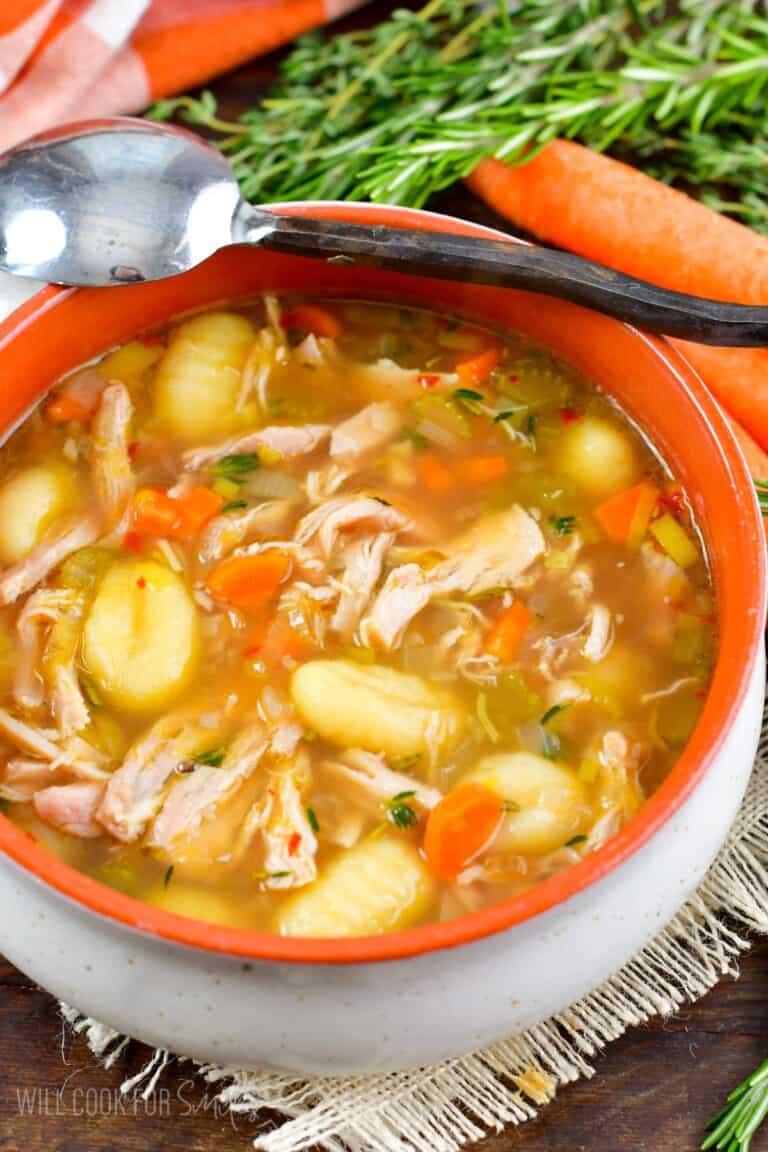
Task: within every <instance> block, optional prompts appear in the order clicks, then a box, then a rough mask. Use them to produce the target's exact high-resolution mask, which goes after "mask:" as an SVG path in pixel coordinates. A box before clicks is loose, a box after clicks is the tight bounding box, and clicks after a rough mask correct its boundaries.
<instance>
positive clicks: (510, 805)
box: [504, 800, 521, 812]
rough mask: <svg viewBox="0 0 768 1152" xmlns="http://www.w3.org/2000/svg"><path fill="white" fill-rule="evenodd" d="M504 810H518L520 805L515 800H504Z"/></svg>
mask: <svg viewBox="0 0 768 1152" xmlns="http://www.w3.org/2000/svg"><path fill="white" fill-rule="evenodd" d="M504 811H505V812H520V811H521V808H520V805H519V804H518V802H517V800H505V801H504Z"/></svg>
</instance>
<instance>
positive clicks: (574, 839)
mask: <svg viewBox="0 0 768 1152" xmlns="http://www.w3.org/2000/svg"><path fill="white" fill-rule="evenodd" d="M586 839H587V838H586V836H571V838H570V840H566V842H565V847H566V848H575V847H576V845H577V844H583V843H584V841H585V840H586Z"/></svg>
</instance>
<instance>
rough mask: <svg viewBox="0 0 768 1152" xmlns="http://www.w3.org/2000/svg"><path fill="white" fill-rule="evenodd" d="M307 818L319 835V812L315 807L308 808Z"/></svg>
mask: <svg viewBox="0 0 768 1152" xmlns="http://www.w3.org/2000/svg"><path fill="white" fill-rule="evenodd" d="M307 820H308V821H309V826H310V828H311V829H312V831H313V832H314V833H315V835H317V833H318V832H319V831H320V821H319V820H318V818H317V813H316V812H315V810H314V808H307Z"/></svg>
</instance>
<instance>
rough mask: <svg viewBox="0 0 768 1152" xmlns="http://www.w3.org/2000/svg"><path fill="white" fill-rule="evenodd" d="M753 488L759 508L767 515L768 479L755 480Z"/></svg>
mask: <svg viewBox="0 0 768 1152" xmlns="http://www.w3.org/2000/svg"><path fill="white" fill-rule="evenodd" d="M755 490H756V491H757V502H758V504H759V505H760V510H761V511H762V512H765V513H766V515H768V480H755Z"/></svg>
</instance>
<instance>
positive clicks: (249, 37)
mask: <svg viewBox="0 0 768 1152" xmlns="http://www.w3.org/2000/svg"><path fill="white" fill-rule="evenodd" d="M363 2H364V0H0V151H3V150H4V149H6V148H9V147H10V146H11V145H13V144H16V143H18V142H19V141H20V140H24V139H26V138H27V137H28V136H32V135H34V134H35V133H37V132H41V131H43V130H44V129H46V128H50V127H51V126H53V125H54V124H60V123H65V122H66V121H68V120H83V119H87V118H89V117H93V116H114V115H119V114H123V113H130V112H138V111H140V110H141V109H142V108H145V107H146V106H147V105H148V104H149V103H151V101H153V100H156V99H158V98H159V97H161V96H168V95H171V94H173V93H174V92H179V91H181V90H182V89H185V88H190V87H194V86H195V85H197V84H202V83H204V82H205V81H206V80H208V79H209V78H210V77H211V76H214V75H216V73H218V72H225V71H227V70H228V69H230V68H235V67H237V66H238V65H239V64H242V63H243V61H245V60H248V59H249V58H250V57H253V56H258V55H260V54H261V53H263V52H269V51H271V50H272V49H274V48H278V47H279V46H280V45H281V44H285V43H286V42H287V41H289V40H292V39H293V38H294V37H295V36H298V35H299V34H300V33H302V32H306V31H307V30H308V29H310V28H315V27H317V26H318V25H320V24H324V23H326V22H328V21H330V20H334V19H336V17H338V16H341V15H343V14H344V13H345V12H347V11H350V10H351V9H353V8H356V7H358V6H359V5H360V4H361V3H363Z"/></svg>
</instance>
